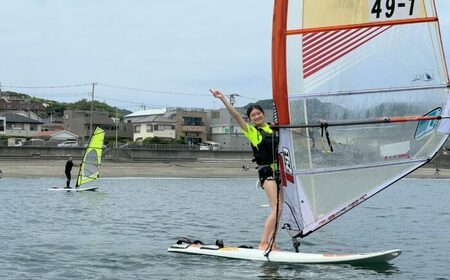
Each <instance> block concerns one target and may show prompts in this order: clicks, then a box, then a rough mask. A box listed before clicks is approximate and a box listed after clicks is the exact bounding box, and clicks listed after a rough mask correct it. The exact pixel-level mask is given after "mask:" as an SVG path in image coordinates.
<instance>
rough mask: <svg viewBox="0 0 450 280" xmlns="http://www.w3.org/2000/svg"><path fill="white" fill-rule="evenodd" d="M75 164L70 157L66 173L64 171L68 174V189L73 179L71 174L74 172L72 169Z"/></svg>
mask: <svg viewBox="0 0 450 280" xmlns="http://www.w3.org/2000/svg"><path fill="white" fill-rule="evenodd" d="M74 165H75V164H74V163H73V161H72V157H69V159H68V160H67V162H66V169H65V171H64V173H65V174H66V178H67V181H66V189H70V180H71V179H72V176H71V174H70V173H71V172H72V167H73V166H74Z"/></svg>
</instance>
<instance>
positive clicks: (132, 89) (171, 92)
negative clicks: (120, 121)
mask: <svg viewBox="0 0 450 280" xmlns="http://www.w3.org/2000/svg"><path fill="white" fill-rule="evenodd" d="M98 85H100V86H104V87H110V88H118V89H124V90H131V91H141V92H142V91H144V92H151V93H159V94H171V95H189V96H211V95H210V94H200V93H186V92H175V91H162V90H154V89H143V88H133V87H124V86H117V85H110V84H102V83H99V84H98Z"/></svg>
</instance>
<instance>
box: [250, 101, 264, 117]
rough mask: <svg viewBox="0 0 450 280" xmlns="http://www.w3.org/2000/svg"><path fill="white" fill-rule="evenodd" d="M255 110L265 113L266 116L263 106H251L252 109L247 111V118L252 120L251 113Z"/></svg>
mask: <svg viewBox="0 0 450 280" xmlns="http://www.w3.org/2000/svg"><path fill="white" fill-rule="evenodd" d="M254 109H257V110H260V111H261V112H262V113H263V115H264V110H263V108H261V106H259V105H256V104H254V105H250V107H248V109H247V117H248V118H249V119H250V113H251V112H252V111H253V110H254Z"/></svg>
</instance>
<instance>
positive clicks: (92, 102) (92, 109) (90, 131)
mask: <svg viewBox="0 0 450 280" xmlns="http://www.w3.org/2000/svg"><path fill="white" fill-rule="evenodd" d="M96 84H97V83H92V99H91V121H90V123H89V137H91V136H92V114H93V113H94V93H95V85H96Z"/></svg>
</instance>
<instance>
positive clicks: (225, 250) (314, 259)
mask: <svg viewBox="0 0 450 280" xmlns="http://www.w3.org/2000/svg"><path fill="white" fill-rule="evenodd" d="M179 243H180V244H179ZM168 251H169V252H173V253H183V254H196V255H208V256H216V257H223V258H232V259H241V260H253V261H265V262H279V263H301V264H339V263H345V264H364V263H383V262H388V261H390V260H392V259H394V258H396V257H398V256H399V255H400V254H401V251H400V250H389V251H381V252H374V253H364V254H311V253H295V252H284V251H273V252H271V253H270V254H269V256H268V257H266V256H264V253H265V251H264V250H259V249H251V248H240V247H226V246H224V247H222V248H221V247H219V246H217V245H203V244H188V243H184V242H177V243H175V244H173V245H172V246H170V248H169V249H168Z"/></svg>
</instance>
